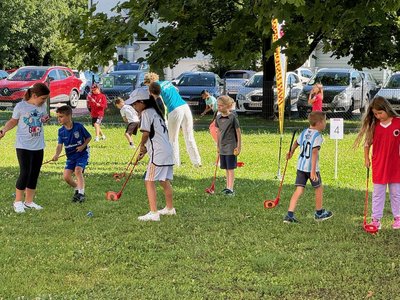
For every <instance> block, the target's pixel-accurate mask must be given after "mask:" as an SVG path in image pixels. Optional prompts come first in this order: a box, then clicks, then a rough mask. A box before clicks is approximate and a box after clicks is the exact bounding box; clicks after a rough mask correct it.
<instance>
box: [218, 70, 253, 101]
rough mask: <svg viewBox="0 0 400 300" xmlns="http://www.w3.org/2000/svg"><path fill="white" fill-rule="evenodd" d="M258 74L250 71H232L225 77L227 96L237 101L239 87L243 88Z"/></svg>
mask: <svg viewBox="0 0 400 300" xmlns="http://www.w3.org/2000/svg"><path fill="white" fill-rule="evenodd" d="M255 73H256V72H255V71H250V70H230V71H227V72H226V73H225V74H224V76H223V79H224V82H225V94H227V95H228V96H230V97H231V98H233V100H236V96H237V93H238V90H239V87H241V86H243V85H244V84H245V83H246V82H247V81H248V80H249V79H250V78H251V76H253V75H254V74H255Z"/></svg>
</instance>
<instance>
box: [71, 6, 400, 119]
mask: <svg viewBox="0 0 400 300" xmlns="http://www.w3.org/2000/svg"><path fill="white" fill-rule="evenodd" d="M399 8H400V4H399V3H398V1H397V0H388V1H384V2H382V1H380V0H379V1H378V0H360V1H351V0H317V1H314V0H313V1H311V0H285V1H271V0H226V1H219V0H202V1H199V0H169V1H166V0H163V1H161V0H150V1H149V0H131V1H126V2H123V3H121V4H120V5H119V6H117V7H116V8H115V11H116V12H117V13H119V14H118V15H117V16H115V17H112V18H107V16H106V15H104V14H96V15H95V14H94V10H92V11H91V12H90V13H89V14H86V15H82V16H80V18H81V19H80V20H81V21H80V22H76V21H75V23H78V24H79V26H77V27H76V28H74V30H72V31H69V33H68V34H69V36H71V37H74V39H73V41H74V43H76V44H77V45H78V47H79V49H80V50H81V51H83V52H85V53H88V54H89V55H90V59H89V60H88V61H87V62H86V63H88V64H89V65H93V64H94V63H105V62H106V61H108V60H109V59H110V58H112V56H113V55H114V52H115V46H117V45H124V44H127V43H130V42H132V39H133V33H134V32H137V33H138V34H139V36H143V35H144V34H145V32H143V29H141V28H140V24H142V23H149V22H152V21H153V20H154V19H156V18H157V19H158V20H159V21H161V22H166V23H167V24H168V25H166V26H165V27H163V28H161V29H160V30H159V32H158V36H157V41H156V42H155V43H154V44H152V45H151V46H150V48H149V55H148V57H147V59H148V62H149V64H150V65H151V66H152V67H157V68H161V67H166V66H173V65H174V64H176V63H177V62H178V60H179V59H180V58H182V57H192V56H194V55H195V54H196V53H197V51H202V52H203V53H205V54H211V55H212V56H213V57H214V58H215V59H217V60H219V61H224V62H235V63H238V64H245V63H246V62H247V63H249V62H252V61H257V60H261V61H262V64H263V71H264V98H265V99H264V103H263V111H264V116H266V117H267V116H269V115H272V106H273V93H272V85H273V79H274V75H275V71H274V62H273V57H272V54H273V51H274V48H275V47H276V46H278V45H281V46H286V50H285V54H286V55H287V56H288V61H289V65H288V68H289V69H295V68H297V67H299V66H301V65H302V64H303V63H304V62H305V60H306V59H307V58H308V57H309V55H310V54H311V53H312V51H313V50H314V49H315V47H316V46H317V45H318V44H319V43H322V44H323V46H324V49H325V50H326V51H328V50H330V51H332V52H333V54H334V55H335V56H338V57H341V56H347V55H352V58H351V61H350V62H351V63H352V64H353V65H354V66H355V67H360V66H363V67H376V66H390V65H392V64H394V63H396V62H399V60H400V53H399V52H400V47H398V44H397V43H398V38H399V34H400V30H399V23H400V22H399V11H398V10H399ZM272 18H278V19H279V20H285V26H284V30H285V35H284V37H283V38H282V39H281V40H279V41H278V42H276V43H275V44H272V43H271V20H272ZM78 33H81V34H78ZM371 37H373V39H374V40H373V41H371ZM365 45H368V47H369V48H368V49H365V48H364V47H365Z"/></svg>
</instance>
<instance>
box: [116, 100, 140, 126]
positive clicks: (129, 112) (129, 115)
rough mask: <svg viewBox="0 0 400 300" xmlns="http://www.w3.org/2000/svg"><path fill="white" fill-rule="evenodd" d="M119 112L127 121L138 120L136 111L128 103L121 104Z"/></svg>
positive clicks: (136, 121)
mask: <svg viewBox="0 0 400 300" xmlns="http://www.w3.org/2000/svg"><path fill="white" fill-rule="evenodd" d="M120 113H121V116H122V117H125V118H126V119H127V120H128V123H133V122H135V123H138V122H139V115H138V113H137V111H136V110H135V109H134V108H133V107H132V106H130V105H127V104H125V105H124V106H122V107H121V110H120Z"/></svg>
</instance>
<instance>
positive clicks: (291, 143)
mask: <svg viewBox="0 0 400 300" xmlns="http://www.w3.org/2000/svg"><path fill="white" fill-rule="evenodd" d="M296 131H297V130H296V129H295V130H294V131H293V134H292V139H291V140H290V146H289V152H290V151H291V150H292V146H293V141H294V137H295V135H296ZM288 162H289V159H287V158H286V162H285V168H284V169H283V174H282V179H281V183H280V185H279V190H278V196H277V197H276V198H277V199H279V198H280V196H281V191H282V186H283V180H284V179H285V174H286V169H287V165H288Z"/></svg>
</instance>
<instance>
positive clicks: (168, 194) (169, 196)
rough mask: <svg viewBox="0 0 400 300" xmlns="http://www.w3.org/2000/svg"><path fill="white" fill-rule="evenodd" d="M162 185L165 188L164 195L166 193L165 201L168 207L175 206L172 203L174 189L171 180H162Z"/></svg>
mask: <svg viewBox="0 0 400 300" xmlns="http://www.w3.org/2000/svg"><path fill="white" fill-rule="evenodd" d="M160 184H161V186H162V187H163V189H164V195H165V203H166V206H167V208H168V209H172V208H174V205H173V203H172V198H173V191H172V186H171V183H170V182H169V180H166V181H160Z"/></svg>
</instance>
